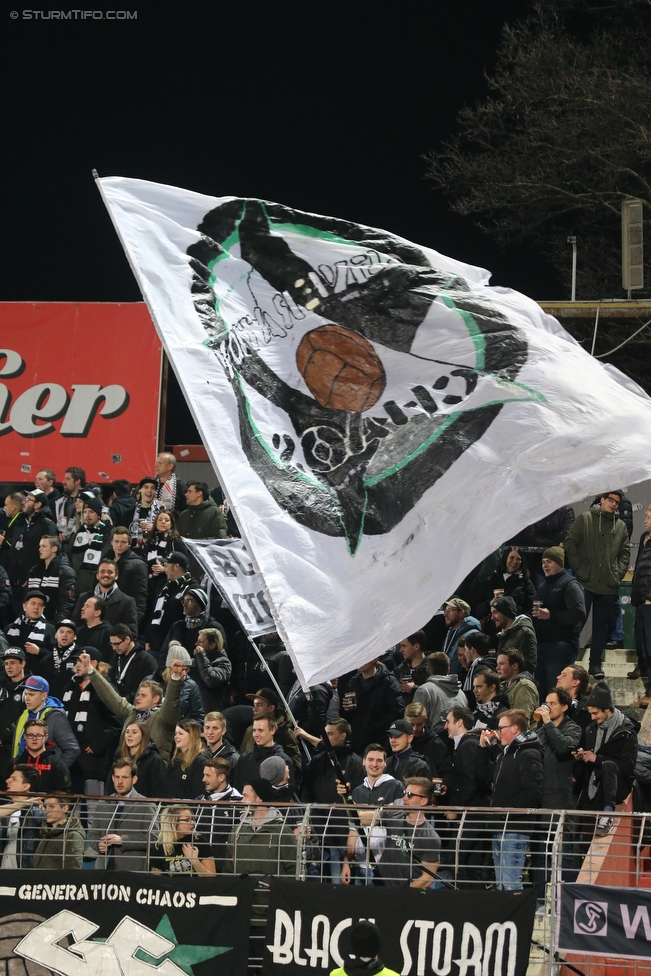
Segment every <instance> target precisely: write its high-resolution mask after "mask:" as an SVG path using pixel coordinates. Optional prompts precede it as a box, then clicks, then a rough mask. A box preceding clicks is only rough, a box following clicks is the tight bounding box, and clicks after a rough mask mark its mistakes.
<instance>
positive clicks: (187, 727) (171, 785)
mask: <svg viewBox="0 0 651 976" xmlns="http://www.w3.org/2000/svg"><path fill="white" fill-rule="evenodd" d="M174 745H175V746H176V748H175V750H174V754H173V756H172V758H171V760H170V764H169V766H168V767H167V775H166V777H165V796H169V797H172V798H174V799H179V800H191V799H194V798H195V797H197V796H198V795H199V793H201V792H202V789H203V767H204V766H205V764H206V757H205V756H204V755H203V754H202V750H203V742H202V741H201V726H200V725H199V723H198V722H194V721H192V720H188V721H184V720H181V721H180V722H178V723H177V726H176V729H175V731H174Z"/></svg>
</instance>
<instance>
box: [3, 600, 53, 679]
mask: <svg viewBox="0 0 651 976" xmlns="http://www.w3.org/2000/svg"><path fill="white" fill-rule="evenodd" d="M44 610H45V596H44V595H43V594H42V593H41V591H40V590H27V592H26V593H25V597H24V599H23V612H22V614H21V615H20V617H18V618H17V619H16V620H14V622H13V623H12V624H10V625H9V627H7V628H6V629H5V637H6V638H7V640H8V641H9V643H10V644H11V646H12V647H22V649H23V650H24V651H25V652H26V654H27V660H28V661H29V665H30V668H31V669H32V671H34V672H35V673H36V674H39V673H40V671H41V668H42V665H43V662H44V661H45V660H46V658H47V656H48V654H49V652H50V650H51V648H52V645H53V644H54V627H53V626H52V624H51V623H49V622H48V621H47V620H46V619H45V616H44V613H43V611H44Z"/></svg>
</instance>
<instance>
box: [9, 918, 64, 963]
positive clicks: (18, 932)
mask: <svg viewBox="0 0 651 976" xmlns="http://www.w3.org/2000/svg"><path fill="white" fill-rule="evenodd" d="M44 921H45V919H44V918H43V917H42V916H41V915H32V914H31V913H30V912H17V913H16V914H15V915H5V916H4V918H2V919H0V974H1V976H51V973H52V970H51V969H46V967H45V966H40V965H39V964H38V963H37V962H32V961H31V960H30V959H21V957H20V956H17V955H15V953H14V949H15V948H16V946H17V945H18V943H19V942H20V941H21V939H24V938H25V936H26V935H29V933H30V932H31V931H32V929H33V928H35V927H36V926H37V925H39V924H40V923H41V922H44ZM65 944H66V945H68V940H67V939H66V940H65Z"/></svg>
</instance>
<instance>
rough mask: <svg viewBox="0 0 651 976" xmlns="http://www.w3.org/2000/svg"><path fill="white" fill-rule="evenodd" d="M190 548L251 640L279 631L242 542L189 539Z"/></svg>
mask: <svg viewBox="0 0 651 976" xmlns="http://www.w3.org/2000/svg"><path fill="white" fill-rule="evenodd" d="M183 541H184V542H185V544H186V546H187V547H188V549H189V550H190V552H191V553H192V555H193V556H194V558H195V559H196V560H197V562H198V563H199V565H200V566H201V567H202V568H203V570H204V571H205V573H206V574H207V576H208V578H209V579H210V581H211V582H212V583H213V584H214V585H215V586H216V587H217V589H218V590H219V592H220V593H221V594H222V595H223V596H224V597H225V598H226V600H227V601H228V604H229V606H230V608H231V610H232V611H233V613H234V614H235V616H236V617H237V620H238V622H239V624H240V626H241V627H242V629H243V630H244V632H245V633H247V634H248V635H249V637H260V636H262V634H269V633H271V632H272V631H274V630H275V629H276V624H275V623H274V619H273V617H272V615H271V610H270V609H269V606H268V604H267V598H266V596H265V592H264V584H263V582H262V580H261V579H260V577H259V576H258V574H257V573H256V571H255V569H254V567H253V562H252V561H251V557H250V555H249V554H248V552H247V551H246V546H245V545H244V543H243V542H242V540H241V539H186V538H184V539H183Z"/></svg>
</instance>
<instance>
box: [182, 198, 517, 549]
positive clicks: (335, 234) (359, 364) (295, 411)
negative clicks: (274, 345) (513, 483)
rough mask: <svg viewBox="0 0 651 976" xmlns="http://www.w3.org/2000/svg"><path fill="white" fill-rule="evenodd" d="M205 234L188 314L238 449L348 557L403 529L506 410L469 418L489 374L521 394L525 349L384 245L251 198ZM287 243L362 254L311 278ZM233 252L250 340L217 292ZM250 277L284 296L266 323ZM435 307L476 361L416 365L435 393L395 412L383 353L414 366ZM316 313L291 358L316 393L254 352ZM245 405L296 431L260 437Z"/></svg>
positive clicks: (400, 245)
mask: <svg viewBox="0 0 651 976" xmlns="http://www.w3.org/2000/svg"><path fill="white" fill-rule="evenodd" d="M198 230H199V231H200V232H201V234H202V235H203V236H202V238H201V240H200V241H199V242H197V243H196V244H194V245H192V246H191V247H190V248H188V254H189V255H190V257H191V266H192V269H193V285H192V291H193V296H194V301H195V307H196V309H197V312H198V314H199V316H200V318H201V320H202V322H203V324H204V327H205V329H206V333H207V336H208V339H207V342H206V344H207V345H209V346H210V347H212V348H213V349H214V351H215V353H216V355H217V356H218V358H219V360H220V362H221V363H222V365H223V368H224V370H225V373H226V375H227V377H228V379H229V381H230V383H231V385H232V389H233V391H234V394H235V397H236V400H237V404H238V415H239V425H240V436H241V442H242V447H243V450H244V451H245V453H246V455H247V457H248V459H249V462H250V464H251V466H252V467H253V469H254V470H255V471H256V473H257V474H258V475H259V477H260V478H261V479H262V481H263V482H264V484H265V485H266V487H267V489H268V491H269V492H270V493H271V494H272V496H273V498H274V499H275V501H276V502H277V503H278V505H280V506H281V507H282V508H283V509H284V510H286V511H287V512H288V513H289V514H290V515H291V516H292V517H293V518H294V519H296V521H298V522H299V523H301V524H304V525H306V526H308V527H309V528H311V529H313V530H316V531H318V532H322V533H325V534H327V535H331V536H343V537H344V538H346V540H347V543H348V547H349V551H350V552H351V553H354V552H355V551H356V549H357V547H358V545H359V543H360V541H361V539H362V536H363V535H365V534H366V535H378V534H384V533H386V532H388V531H390V530H391V529H392V528H393V527H394V526H396V525H397V524H398V523H399V522H400V521H401V520H402V519H403V518H404V516H405V515H406V513H407V512H409V511H410V510H411V509H412V508H413V507H414V505H415V504H416V503H417V502H418V500H419V499H420V498H421V497H422V495H423V494H424V492H425V491H426V490H427V489H428V488H430V487H431V486H432V485H433V484H435V483H436V481H437V480H438V479H439V478H440V477H441V476H442V475H443V474H445V472H446V471H448V470H449V468H450V467H451V466H452V465H453V464H454V462H455V461H456V460H458V458H460V457H461V455H462V454H463V453H464V452H465V451H466V450H467V449H468V447H470V446H471V445H472V444H474V443H475V442H476V441H477V440H478V439H479V438H480V437H482V435H483V434H484V433H485V432H486V431H487V430H488V428H489V427H490V425H491V424H492V423H493V421H494V420H495V418H496V417H497V416H498V415H499V413H500V411H501V410H502V407H503V402H501V401H502V400H503V399H504V398H503V397H500V396H496V397H495V398H492V399H491V402H490V403H487V404H485V405H482V406H478V407H476V408H472V409H471V408H466V409H464V408H463V405H464V401H466V400H467V398H468V397H469V396H470V395H471V394H472V393H473V392H474V391H475V389H476V386H477V382H478V379H479V377H480V376H482V375H490V376H492V377H495V378H496V379H497V380H498V381H499V382H501V383H503V384H509V383H512V381H513V380H514V379H515V377H516V376H517V375H518V372H519V370H520V369H521V367H522V365H523V364H524V363H525V362H526V358H527V344H526V341H525V338H524V335H523V333H522V332H521V331H520V330H518V329H517V328H516V327H514V326H513V325H512V324H511V323H509V322H508V320H507V319H506V318H505V317H504V316H503V315H502V314H501V313H500V312H499V311H497V310H496V309H495V308H494V307H493V306H492V304H491V303H490V301H488V300H485V301H484V300H482V299H480V298H478V297H477V296H476V295H474V294H472V293H471V291H470V289H469V287H468V285H467V283H466V282H465V281H464V279H463V278H461V277H459V276H451V275H450V274H448V273H446V272H445V271H443V270H436V269H434V268H432V267H431V265H430V262H429V261H428V259H427V258H426V256H425V254H424V253H423V252H422V251H421V250H420V249H419V248H418V247H416V246H414V245H411V244H409V243H408V242H406V241H402V240H400V239H399V238H395V237H393V236H392V235H390V234H387V233H385V232H382V231H376V230H372V229H370V228H367V227H362V226H359V225H357V224H353V223H350V222H347V221H343V220H336V219H333V218H326V217H316V216H314V215H312V214H309V215H308V214H302V213H300V212H298V211H295V210H291V209H290V208H287V207H283V206H281V205H279V204H272V203H262V202H261V201H259V200H242V199H237V200H231V201H228V202H227V203H224V204H222V205H221V206H219V207H217V208H216V209H214V210H212V211H211V212H210V213H208V214H206V215H205V217H204V219H203V221H202V222H201V223H200V225H199V227H198ZM284 232H291V235H292V237H293V240H296V239H297V235H298V236H299V237H300V236H301V235H302V236H304V237H306V238H318V239H320V241H321V242H322V243H323V245H324V248H326V247H327V246H328V242H332V241H336V242H338V243H339V244H341V243H345V244H349V245H353V244H354V245H357V246H356V247H355V248H351V254H352V257H351V259H350V261H349V262H346V261H341V260H336V261H333V263H332V264H328V263H327V262H324V263H320V264H318V266H316V267H313V266H312V265H311V264H309V263H308V262H307V261H306V260H305V259H304V258H303V257H302V256H301V255H300V254H298V253H295V251H294V250H292V248H291V247H290V244H289V242H288V240H287V236H288V235H287V234H285V235H284V236H283V233H284ZM234 245H238V246H239V257H240V258H241V260H242V261H243V262H245V263H246V264H247V265H248V266H249V268H250V272H249V274H248V276H247V287H249V289H250V292H251V305H252V307H253V309H254V313H255V318H253V317H250V319H249V324H250V326H251V328H250V329H248V328H247V320H246V317H243V319H242V321H240V322H238V323H237V327H232V324H231V326H229V325H227V323H226V322H225V320H224V319H223V317H222V315H221V313H220V308H219V300H218V298H217V296H216V293H215V289H214V287H213V283H214V277H213V276H214V274H215V267H216V266H217V265H218V264H219V263H220V261H222V260H224V259H227V257H228V254H229V253H230V250H231V249H232V248H233V247H234ZM353 252H354V253H353ZM256 276H260V278H262V279H263V280H264V281H265V282H266V283H267V285H268V286H269V288H271V289H272V290H273V291H274V292H275V294H274V297H273V302H272V310H271V311H269V310H268V309H262V308H260V307H256V298H255V278H256ZM435 301H438V302H439V306H440V304H443V305H444V306H445V307H446V308H449V309H453V310H454V311H455V312H456V313H457V314H458V316H459V321H460V322H462V323H463V327H464V328H465V329H467V334H468V336H470V337H471V338H472V342H471V343H470V346H471V347H472V352H471V353H469V354H467V355H465V356H464V357H462V359H461V360H460V361H449V360H447V359H445V358H444V357H442V358H440V359H434V358H431V357H429V356H421V357H418V358H420V360H421V364H422V361H424V362H425V363H426V364H430V365H431V367H432V380H431V382H430V383H429V384H426V383H416V384H414V385H412V386H411V387H410V388H409V389H408V390H407V393H406V395H405V397H404V402H398V401H397V400H392V399H391V398H386V397H385V396H384V394H385V388H386V384H387V370H386V364H385V362H384V361H383V354H384V359H386V358H387V357H388V356H389V355H390V354H395V353H399V354H402V355H403V356H414V353H413V351H412V349H413V346H414V340H415V339H416V334H417V332H418V329H419V328H420V327H421V325H422V324H423V322H424V321H425V318H426V317H427V315H428V312H430V310H431V308H432V306H433V303H434V302H435ZM308 315H311V316H312V317H313V318H314V322H315V327H314V328H313V329H310V330H309V331H308V332H307V333H306V334H305V335H304V336H303V338H302V340H301V342H300V344H299V346H298V349H297V351H296V367H297V369H298V372H299V373H300V375H301V376H302V378H303V380H304V381H305V384H306V387H307V389H308V390H309V393H310V394H311V395H308V394H307V393H305V392H304V391H303V390H302V389H295V388H294V387H292V386H291V385H290V384H289V383H287V382H285V381H284V380H283V379H282V378H281V377H280V376H278V375H277V374H276V373H275V372H274V371H273V370H272V369H271V368H270V367H269V366H268V365H267V363H266V362H265V359H264V356H263V355H262V354H261V350H260V346H259V343H258V342H256V340H255V338H254V333H256V332H257V333H258V334H259V333H260V330H262V333H263V334H264V335H265V336H266V340H265V341H267V342H272V341H279V340H280V339H281V338H282V336H283V335H285V334H286V330H287V329H288V328H291V327H292V321H294V322H298V321H301V320H305V319H306V318H307V316H308ZM383 351H384V353H383ZM249 391H254V392H255V394H256V395H258V396H260V397H264V398H265V399H266V400H267V401H268V403H269V404H271V405H273V406H274V407H276V408H279V409H280V410H282V411H283V412H284V413H285V414H286V416H287V418H288V429H287V430H285V431H280V432H279V433H278V434H276V435H274V436H273V437H272V438H271V439H270V440H267V439H265V437H264V436H262V435H261V432H260V430H259V429H258V428H257V427H256V424H255V421H254V419H253V417H252V411H251V409H250V402H249ZM299 447H300V452H299ZM295 455H296V456H295ZM299 455H300V457H301V458H302V459H303V460H298V456H299Z"/></svg>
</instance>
